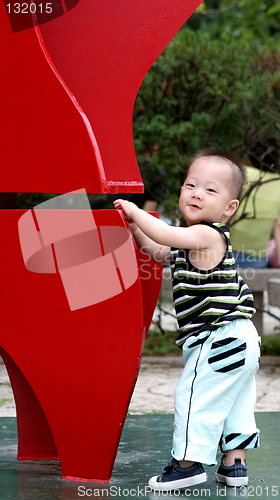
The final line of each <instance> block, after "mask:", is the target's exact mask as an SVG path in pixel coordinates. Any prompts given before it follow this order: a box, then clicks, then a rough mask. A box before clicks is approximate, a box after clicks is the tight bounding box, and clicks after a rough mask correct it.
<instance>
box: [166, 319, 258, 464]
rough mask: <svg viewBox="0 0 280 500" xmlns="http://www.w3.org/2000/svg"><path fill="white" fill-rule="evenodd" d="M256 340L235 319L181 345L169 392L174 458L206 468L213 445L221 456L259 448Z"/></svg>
mask: <svg viewBox="0 0 280 500" xmlns="http://www.w3.org/2000/svg"><path fill="white" fill-rule="evenodd" d="M259 339H260V338H259V337H258V334H257V331H256V329H255V327H254V325H253V323H252V322H251V321H250V320H247V319H238V320H235V321H232V322H231V323H229V324H227V325H225V326H223V327H220V328H219V329H217V330H215V331H213V332H210V331H204V332H202V333H200V334H199V335H198V336H197V337H189V338H188V339H187V340H186V342H185V344H184V345H183V359H184V363H185V367H184V371H183V373H182V376H181V378H180V380H179V382H178V385H177V387H176V390H175V422H174V434H173V449H172V455H173V457H174V458H176V459H177V460H190V461H193V462H202V463H204V464H208V465H212V464H216V463H217V462H216V453H217V448H218V445H219V444H220V446H221V449H222V451H223V452H226V451H227V450H233V449H240V448H241V449H249V448H257V447H258V446H259V430H258V429H257V428H256V423H255V417H254V407H255V402H256V386H255V374H256V372H257V370H258V367H259V356H260V340H259Z"/></svg>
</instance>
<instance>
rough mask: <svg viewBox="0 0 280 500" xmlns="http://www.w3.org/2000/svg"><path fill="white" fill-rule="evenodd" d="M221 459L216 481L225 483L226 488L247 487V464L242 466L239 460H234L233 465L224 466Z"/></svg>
mask: <svg viewBox="0 0 280 500" xmlns="http://www.w3.org/2000/svg"><path fill="white" fill-rule="evenodd" d="M224 458H225V457H223V458H222V461H221V465H220V467H219V468H218V470H217V472H216V481H218V482H219V483H225V484H226V485H227V486H237V487H238V486H247V484H248V476H247V470H248V467H247V464H246V462H245V465H242V463H241V458H236V459H235V460H234V465H225V464H224Z"/></svg>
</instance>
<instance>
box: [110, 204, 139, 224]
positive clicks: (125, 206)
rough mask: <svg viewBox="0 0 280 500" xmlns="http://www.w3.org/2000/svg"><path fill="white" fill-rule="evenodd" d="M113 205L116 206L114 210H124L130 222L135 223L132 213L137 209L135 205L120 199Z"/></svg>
mask: <svg viewBox="0 0 280 500" xmlns="http://www.w3.org/2000/svg"><path fill="white" fill-rule="evenodd" d="M113 204H114V208H116V209H117V210H123V211H124V212H125V214H126V215H127V217H128V219H129V222H133V217H132V212H133V209H134V208H137V207H136V205H135V204H134V203H132V202H131V201H127V200H121V199H118V200H115V201H114V202H113Z"/></svg>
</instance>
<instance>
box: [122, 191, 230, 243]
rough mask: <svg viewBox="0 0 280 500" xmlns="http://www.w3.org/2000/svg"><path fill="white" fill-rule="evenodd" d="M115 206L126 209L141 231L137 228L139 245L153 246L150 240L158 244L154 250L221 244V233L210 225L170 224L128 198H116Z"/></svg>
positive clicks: (136, 236)
mask: <svg viewBox="0 0 280 500" xmlns="http://www.w3.org/2000/svg"><path fill="white" fill-rule="evenodd" d="M114 207H115V208H116V209H118V210H121V209H122V210H124V211H125V213H126V215H127V216H128V217H129V219H130V220H131V221H133V222H134V223H135V224H136V225H137V228H138V229H139V231H141V232H139V233H138V229H137V231H136V230H135V239H136V241H137V243H138V244H139V246H145V245H146V244H147V245H151V247H152V243H151V242H150V240H152V241H153V242H154V243H156V244H157V245H156V246H153V247H152V248H153V251H156V249H157V250H159V248H160V246H164V247H168V248H169V249H170V247H175V248H187V249H189V250H191V249H195V250H204V249H216V246H217V245H218V246H220V245H221V241H222V238H221V235H220V234H219V233H218V231H216V230H215V229H212V228H210V227H209V226H206V225H201V224H197V225H194V226H190V227H174V226H169V225H168V224H166V223H165V222H163V221H161V220H159V219H156V218H155V217H153V216H152V215H150V214H148V213H147V212H144V210H141V209H140V208H138V207H137V206H136V205H134V203H131V202H130V201H127V200H116V201H115V202H114ZM147 238H148V239H147ZM223 244H224V241H223Z"/></svg>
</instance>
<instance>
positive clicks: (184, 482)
mask: <svg viewBox="0 0 280 500" xmlns="http://www.w3.org/2000/svg"><path fill="white" fill-rule="evenodd" d="M157 478H158V476H153V477H151V479H150V480H149V482H148V485H149V487H150V488H151V489H152V490H154V491H166V490H167V491H172V490H180V489H182V488H187V487H188V486H195V485H196V484H200V483H205V481H207V474H206V472H204V473H203V474H199V475H197V476H192V477H186V478H184V479H178V481H165V482H164V483H162V482H161V483H159V482H158V481H157Z"/></svg>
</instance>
